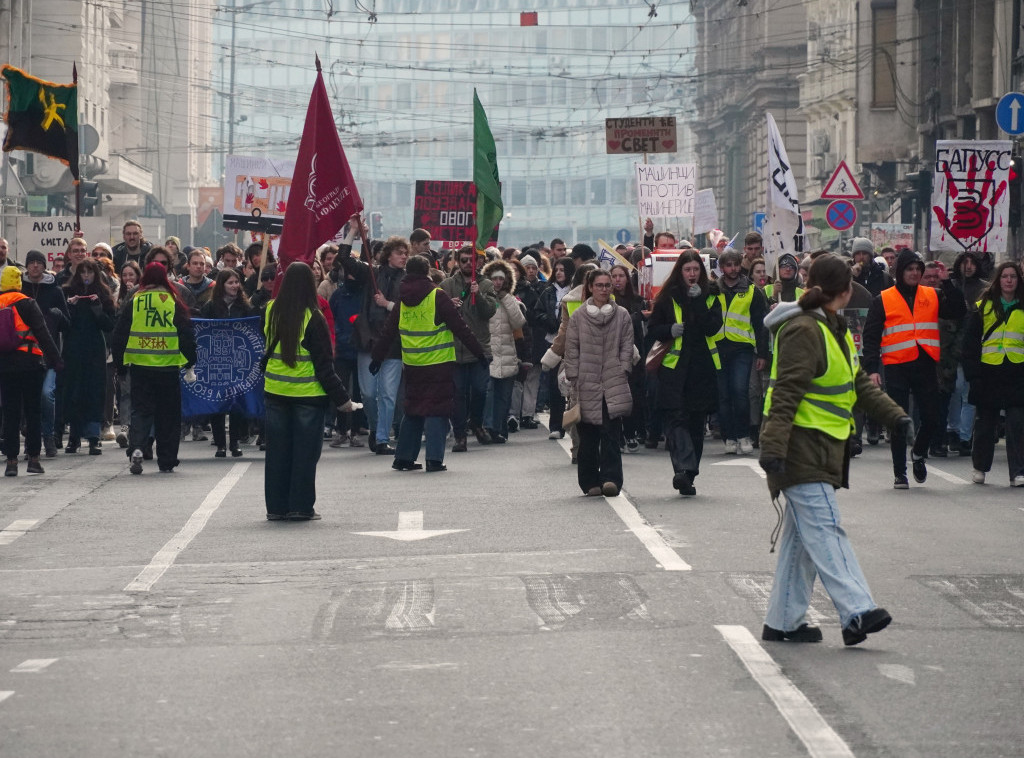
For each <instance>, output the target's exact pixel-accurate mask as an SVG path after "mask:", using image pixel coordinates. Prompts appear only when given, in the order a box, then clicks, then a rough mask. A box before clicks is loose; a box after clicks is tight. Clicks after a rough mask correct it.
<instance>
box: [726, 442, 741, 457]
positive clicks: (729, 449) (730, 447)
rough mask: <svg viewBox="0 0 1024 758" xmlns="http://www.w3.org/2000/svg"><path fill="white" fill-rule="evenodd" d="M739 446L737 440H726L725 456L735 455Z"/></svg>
mask: <svg viewBox="0 0 1024 758" xmlns="http://www.w3.org/2000/svg"><path fill="white" fill-rule="evenodd" d="M737 444H738V443H737V442H736V440H726V441H725V454H726V455H735V454H736V446H737Z"/></svg>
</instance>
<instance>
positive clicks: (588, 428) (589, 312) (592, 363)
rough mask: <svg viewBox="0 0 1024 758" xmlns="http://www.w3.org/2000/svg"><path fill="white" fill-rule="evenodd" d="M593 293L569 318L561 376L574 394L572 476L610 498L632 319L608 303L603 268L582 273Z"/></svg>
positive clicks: (618, 485)
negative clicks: (576, 436) (576, 431)
mask: <svg viewBox="0 0 1024 758" xmlns="http://www.w3.org/2000/svg"><path fill="white" fill-rule="evenodd" d="M586 288H587V289H588V290H590V291H591V292H592V293H593V294H592V295H591V296H590V297H589V298H588V299H587V300H586V301H585V302H584V303H583V305H581V306H580V307H579V308H577V309H576V311H575V312H574V313H573V314H572V316H571V317H570V318H569V324H568V327H567V329H566V339H565V358H564V360H565V376H566V379H568V380H569V382H571V383H572V384H573V386H574V389H575V394H576V396H577V397H578V398H579V404H580V422H579V423H578V424H577V427H578V429H579V435H580V444H579V452H578V455H577V457H578V471H577V479H578V481H579V485H580V489H581V490H583V492H584V493H585V494H587V495H601V494H604V495H606V496H609V497H611V496H614V495H618V494H619V491H620V490H621V489H622V453H621V452H620V450H619V439H620V438H621V436H622V419H623V417H625V416H628V415H629V414H630V412H631V411H632V410H633V396H632V393H631V392H630V389H629V374H630V371H631V370H632V368H633V322H632V320H631V319H630V317H629V312H628V311H627V310H626V309H625V308H623V307H621V306H619V305H616V304H615V303H613V302H612V301H611V294H612V280H611V275H610V274H609V273H608V272H607V271H602V270H600V269H596V270H594V271H591V272H590V273H589V274H588V275H587V287H586Z"/></svg>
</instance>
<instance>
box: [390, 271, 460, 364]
mask: <svg viewBox="0 0 1024 758" xmlns="http://www.w3.org/2000/svg"><path fill="white" fill-rule="evenodd" d="M399 308H401V311H400V312H399V314H398V334H399V336H400V337H401V340H402V363H404V364H405V365H407V366H433V365H435V364H438V363H454V362H455V337H454V336H453V335H452V333H451V330H450V329H448V327H447V326H444V325H442V326H438V325H437V324H436V323H434V322H435V319H436V316H437V310H436V309H437V290H436V289H435V290H432V291H431V293H430V294H429V295H427V296H426V297H425V298H423V300H422V301H420V303H419V304H418V305H411V306H410V305H406V304H405V303H401V304H400V305H399Z"/></svg>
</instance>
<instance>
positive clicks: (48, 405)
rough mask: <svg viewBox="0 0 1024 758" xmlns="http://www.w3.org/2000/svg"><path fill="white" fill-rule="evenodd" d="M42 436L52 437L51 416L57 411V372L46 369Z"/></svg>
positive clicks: (42, 399)
mask: <svg viewBox="0 0 1024 758" xmlns="http://www.w3.org/2000/svg"><path fill="white" fill-rule="evenodd" d="M41 401H42V405H43V436H44V437H52V436H53V415H54V412H55V411H56V410H57V372H56V371H54V370H53V369H52V368H49V369H46V375H45V376H44V377H43V394H42V398H41Z"/></svg>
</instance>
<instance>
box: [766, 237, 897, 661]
mask: <svg viewBox="0 0 1024 758" xmlns="http://www.w3.org/2000/svg"><path fill="white" fill-rule="evenodd" d="M852 281H853V272H852V271H851V270H850V267H849V266H848V265H847V264H846V261H845V260H844V259H843V258H840V257H839V256H838V255H833V254H831V253H826V254H824V255H820V256H818V257H817V258H815V259H814V262H813V263H812V264H811V268H810V271H809V272H808V282H807V284H808V289H807V291H806V292H804V294H803V295H802V296H801V297H800V300H799V301H798V302H796V303H781V304H779V305H778V307H776V308H775V310H773V311H772V312H771V313H770V314H769V315H768V317H767V318H765V326H767V327H768V328H769V329H771V330H772V331H773V332H774V334H775V357H774V361H773V363H772V371H771V377H772V383H771V386H770V387H769V389H768V397H767V398H766V399H765V409H764V412H765V421H764V428H763V429H762V432H761V458H760V464H761V468H763V469H764V470H765V472H766V473H767V474H768V489H769V491H770V492H771V496H772V502H773V503H777V498H778V496H779V493H780V492H781V493H783V494H785V496H786V509H785V513H784V514H783V515H782V523H781V526H782V539H781V541H780V544H779V563H778V567H777V568H776V570H775V583H774V585H773V586H772V592H771V597H770V598H769V600H768V613H767V615H766V617H765V622H764V628H763V629H762V631H761V639H763V640H768V641H773V642H782V641H784V640H789V641H791V642H819V641H820V640H821V629H819V628H818V627H813V626H809V625H808V624H807V621H806V614H807V608H808V606H809V604H810V601H811V591H812V590H813V588H814V579H815V577H816V576H820V577H821V583H822V585H824V587H825V591H826V592H828V594H829V596H830V597H831V598H832V602H833V604H834V605H835V607H836V610H837V611H838V612H839V621H840V623H841V624H842V627H843V642H844V643H845V644H846V645H856V644H858V643H861V642H863V641H864V640H866V639H867V636H868V635H869V634H873V633H874V632H880V631H881V630H882V629H884V628H885V627H886V626H888V624H889V622H890V621H892V617H891V616H890V615H889V614H888V613H887V612H886V611H885V609H883V608H879V607H878V606H877V605H876V604H875V601H874V600H873V599H872V597H871V592H870V591H869V590H868V583H867V580H866V579H865V578H864V574H863V573H862V572H861V569H860V566H859V564H858V563H857V557H856V556H855V555H854V553H853V548H852V546H851V545H850V541H849V539H848V538H847V536H846V532H845V530H844V529H843V527H842V526H841V525H840V523H839V506H838V503H837V502H836V489H837V488H838V487H848V486H849V484H848V481H847V475H848V472H849V464H850V435H851V432H852V431H853V406H854V404H856V405H858V406H859V407H860V408H862V409H863V410H864V411H865V412H866V413H867V414H868V415H869V416H872V417H875V418H877V419H878V420H879V421H881V422H883V423H885V424H888V425H889V426H894V427H900V428H901V429H905V428H906V427H907V426H909V425H910V424H911V421H910V418H909V417H908V416H907V415H906V413H905V412H904V410H903V409H902V408H900V407H899V406H898V405H897V404H896V403H894V402H893V401H892V400H891V399H890V398H889V396H888V395H886V394H885V393H884V392H883V391H882V390H881V389H880V388H879V387H877V386H875V384H874V382H872V381H871V379H870V378H869V377H868V375H867V374H865V373H864V371H863V369H862V368H861V367H860V362H859V360H858V358H857V348H856V346H855V345H854V343H853V337H852V336H851V335H850V332H849V330H848V329H847V327H846V321H845V320H844V319H843V317H842V316H840V315H839V311H841V310H842V309H843V308H845V307H846V305H847V304H848V303H849V302H850V297H851V296H852V294H853V284H852ZM900 433H902V431H901V432H900ZM776 507H778V506H777V505H776ZM774 537H775V535H774V534H773V538H774ZM773 544H774V542H773Z"/></svg>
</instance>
